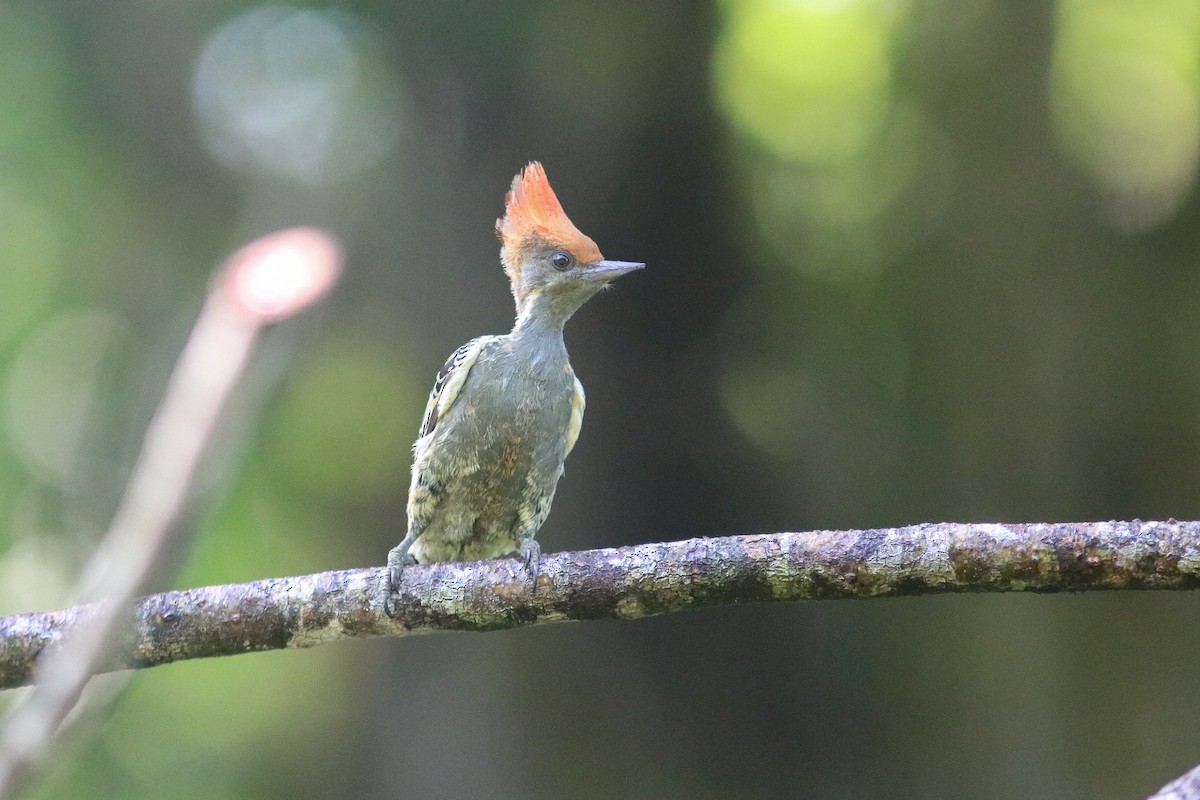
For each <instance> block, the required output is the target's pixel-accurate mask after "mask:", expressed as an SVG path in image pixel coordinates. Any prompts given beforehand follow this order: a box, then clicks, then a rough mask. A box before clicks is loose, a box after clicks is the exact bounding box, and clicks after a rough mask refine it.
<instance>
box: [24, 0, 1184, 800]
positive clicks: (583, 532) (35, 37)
mask: <svg viewBox="0 0 1200 800" xmlns="http://www.w3.org/2000/svg"><path fill="white" fill-rule="evenodd" d="M1197 8H1200V7H1198V6H1196V5H1195V4H1194V3H1192V2H1188V0H1176V1H1172V0H1155V2H1150V3H1138V4H1132V3H1125V2H1119V1H1118V0H1061V1H1060V2H1058V3H1057V4H1054V5H1050V4H1043V5H1038V4H1014V3H1005V2H1001V0H964V1H962V2H960V1H959V0H787V1H786V2H785V0H721V2H717V3H714V4H691V3H667V2H633V0H623V1H621V2H613V3H605V4H599V3H594V4H584V3H572V4H565V3H547V2H536V1H535V0H523V1H522V2H514V3H505V4H491V3H481V2H474V1H469V2H468V1H466V0H456V1H455V2H434V0H421V1H419V2H409V3H403V4H397V3H381V2H374V1H373V0H360V1H359V2H354V3H350V4H342V5H339V6H338V9H337V10H336V11H329V10H327V9H326V8H325V7H324V6H321V5H317V4H312V5H306V6H304V7H303V8H299V9H295V8H288V7H284V6H258V5H255V4H252V3H248V2H244V1H243V0H223V2H219V3H208V4H181V3H176V4H162V3H158V4H155V3H137V2H131V3H122V4H106V5H105V6H103V7H100V6H96V5H93V4H87V3H82V2H78V1H77V0H76V1H74V2H62V3H53V4H34V3H24V2H13V3H5V4H0V78H2V80H0V398H2V399H0V415H2V416H3V419H4V425H3V427H2V428H0V509H6V510H7V511H8V518H9V520H10V524H9V525H7V526H3V527H0V604H2V607H3V610H4V611H17V610H25V609H33V608H50V607H54V606H56V605H59V604H61V603H64V602H67V599H68V597H69V594H68V593H69V590H70V586H71V581H72V579H73V576H74V574H75V573H76V570H77V569H78V566H79V564H80V563H81V562H82V560H83V559H84V558H85V557H86V554H87V553H88V552H89V551H90V548H91V547H92V546H93V545H94V543H95V541H96V538H97V537H98V535H99V533H100V532H101V531H102V530H103V529H104V526H105V524H106V522H107V519H108V516H109V515H110V514H111V511H112V509H113V506H114V504H115V500H116V497H117V496H118V494H119V492H120V489H121V486H122V483H123V480H124V476H125V475H126V474H127V473H128V469H129V466H130V464H131V462H132V459H133V457H134V455H135V454H136V451H137V443H138V441H139V439H140V435H141V431H142V430H143V429H144V427H145V424H146V422H147V420H148V419H149V417H150V415H151V413H152V411H153V408H154V403H155V401H156V398H157V397H158V395H159V393H160V392H161V389H162V385H163V382H164V380H165V379H166V376H167V375H168V374H169V372H170V367H171V364H172V362H173V360H174V358H175V357H176V355H177V354H178V351H179V349H180V347H181V346H182V343H183V341H184V340H185V338H186V334H187V330H188V326H189V325H190V323H191V320H192V319H193V318H194V316H195V313H196V310H197V308H198V307H199V305H200V302H201V298H202V297H203V294H204V292H205V289H206V287H207V283H208V281H209V278H210V275H211V272H212V269H213V267H214V265H215V264H216V263H218V262H219V261H220V260H221V259H222V258H223V257H224V255H225V254H227V253H228V252H229V251H231V250H232V249H234V248H236V247H237V246H238V245H240V244H241V243H242V242H244V241H245V240H246V239H247V238H249V237H252V236H255V235H258V234H260V233H263V232H266V231H268V230H271V229H273V228H275V227H278V226H282V225H291V224H300V223H307V224H320V225H324V226H327V227H329V228H331V229H332V230H334V231H335V232H337V234H338V235H339V236H340V237H341V238H342V240H343V242H344V244H345V246H346V252H347V257H348V259H347V272H346V276H345V279H344V281H343V283H342V285H341V286H340V287H339V288H338V289H337V291H336V293H335V294H334V295H333V296H332V297H331V298H330V299H329V300H328V301H326V302H325V303H324V304H323V305H322V306H321V307H320V308H319V309H317V310H315V311H314V312H312V313H309V314H307V315H306V316H305V318H303V319H301V320H297V321H295V322H289V323H287V324H285V325H283V326H281V327H280V328H279V329H278V330H275V331H272V332H271V333H270V334H269V335H268V337H267V338H266V341H265V343H264V347H263V349H262V351H261V352H260V353H259V354H258V356H257V357H256V359H255V361H254V364H253V365H252V368H251V371H250V375H249V378H248V381H247V383H248V385H247V387H246V392H245V395H246V397H245V398H243V400H242V401H241V403H240V404H238V409H239V414H238V415H235V417H236V418H235V420H234V422H233V423H232V424H231V425H230V426H229V428H228V430H226V431H224V433H223V437H222V442H221V444H222V447H220V448H218V449H219V450H220V451H221V452H219V453H218V455H217V456H216V457H215V458H214V461H213V464H212V465H211V466H210V469H209V474H208V475H207V476H206V479H205V481H204V483H203V487H202V491H201V497H200V501H201V503H200V507H199V509H198V511H197V514H196V515H195V517H194V518H192V519H189V520H188V521H187V522H186V523H185V524H184V525H182V526H181V527H182V528H183V530H184V532H186V533H189V534H194V539H193V543H192V545H191V548H190V551H189V554H188V556H187V559H186V561H185V562H184V564H183V566H182V573H181V574H180V576H179V577H178V578H177V580H176V581H175V582H176V583H177V584H178V585H200V584H209V583H216V582H231V581H244V580H251V579H255V578H261V577H266V576H272V575H283V574H294V573H304V572H314V571H319V570H324V569H334V568H341V567H350V566H361V565H366V564H379V563H382V561H383V559H384V554H385V553H386V551H387V549H388V548H389V547H391V546H392V545H393V544H395V542H396V541H397V540H398V539H399V537H400V534H401V531H402V529H403V527H404V502H405V494H406V489H407V471H408V464H409V451H408V448H409V445H410V443H411V439H412V437H413V435H414V434H415V431H416V428H417V425H418V423H419V419H420V415H421V411H422V408H423V403H424V397H425V393H426V392H427V391H428V388H429V385H430V383H431V382H432V378H433V375H434V373H435V372H436V370H437V368H438V367H439V366H440V365H441V363H442V361H443V359H444V358H445V356H446V355H448V354H449V353H450V352H452V351H453V349H454V348H455V347H457V346H458V345H459V344H461V343H462V342H463V341H465V340H467V339H468V338H471V337H473V336H476V335H479V334H483V333H494V332H503V330H505V329H506V328H507V326H508V325H509V324H510V322H511V299H510V297H509V296H508V293H507V289H506V287H505V285H504V281H503V276H502V274H501V272H500V269H499V265H498V263H497V259H496V250H497V244H496V241H495V239H494V236H493V233H492V228H491V226H492V223H493V220H494V219H495V217H496V216H497V215H498V214H499V212H500V210H501V203H502V197H503V192H504V190H505V189H506V187H507V185H508V181H509V180H510V179H511V176H512V175H513V173H514V172H516V170H517V169H518V168H519V167H520V166H521V165H522V164H523V163H524V162H525V161H527V160H529V159H533V158H538V159H540V160H542V161H543V162H544V163H545V164H546V165H547V169H548V171H549V173H550V175H551V178H552V180H553V181H554V184H555V187H556V189H557V191H558V194H559V196H560V198H561V199H562V201H563V203H564V205H565V207H566V208H567V209H568V211H570V213H571V215H572V217H573V218H574V220H575V221H576V223H577V224H578V225H579V226H580V228H581V229H583V230H584V231H586V232H587V233H589V234H590V235H592V236H593V237H594V238H595V239H596V240H597V241H598V242H599V243H600V246H601V248H602V249H603V251H604V252H605V253H606V254H608V255H609V256H610V257H613V258H630V259H638V260H644V261H646V262H647V263H648V265H649V267H648V269H647V270H646V271H645V272H644V273H642V274H639V275H637V276H633V277H631V278H629V279H628V283H625V282H624V281H622V283H621V284H620V285H618V286H617V287H616V289H615V290H614V291H613V292H611V293H608V294H606V295H605V296H604V297H602V298H598V299H597V300H596V301H593V302H592V303H590V304H589V305H588V307H587V308H585V309H583V310H582V311H581V312H580V314H579V315H578V316H577V318H576V319H575V320H573V321H572V322H571V324H570V326H569V327H568V331H567V337H568V344H569V346H570V348H571V352H572V357H573V361H574V364H575V366H576V369H577V370H578V372H579V374H580V375H581V377H582V379H583V381H584V383H585V385H586V386H587V389H588V398H589V407H588V417H587V424H585V426H584V430H583V434H582V436H581V439H580V443H579V447H578V448H577V449H576V451H575V453H574V454H573V455H572V458H571V464H570V465H569V468H568V474H567V476H566V478H565V479H564V481H563V482H562V484H561V486H560V488H559V493H558V498H557V499H556V503H555V510H554V513H553V514H552V515H551V518H550V521H549V522H548V524H547V526H546V528H545V529H544V533H543V535H542V536H541V537H540V538H541V540H542V543H543V547H545V548H546V549H547V550H549V551H553V550H559V549H566V548H574V547H593V546H608V545H620V544H625V543H631V542H637V541H649V540H659V539H675V538H682V537H685V536H692V535H719V534H726V533H735V532H745V531H751V530H772V529H806V528H817V527H829V528H850V527H866V526H872V525H898V524H904V523H909V522H917V521H937V520H942V519H958V520H964V521H966V520H1017V521H1042V520H1069V519H1103V518H1111V517H1122V518H1130V517H1143V518H1151V517H1160V516H1161V517H1168V516H1175V517H1178V518H1196V517H1198V516H1200V482H1198V481H1197V480H1196V475H1197V472H1198V471H1200V369H1198V368H1197V361H1196V355H1195V354H1196V353H1197V352H1200V334H1198V333H1197V331H1196V329H1195V326H1194V325H1193V324H1192V319H1193V317H1194V310H1193V309H1194V306H1195V304H1196V301H1197V299H1198V298H1200V279H1198V278H1200V275H1198V273H1197V270H1196V258H1197V253H1198V252H1200V226H1198V225H1197V216H1198V213H1197V210H1198V208H1200V206H1198V204H1197V191H1196V172H1197V160H1198V159H1200V99H1198V98H1200V95H1198V92H1200V72H1198V70H1200V11H1197ZM1195 613H1196V600H1195V599H1194V598H1193V597H1192V596H1190V595H1174V596H1170V597H1164V596H1162V595H1160V594H1154V593H1145V594H1140V595H1130V594H1126V593H1114V594H1111V595H1108V596H1105V597H1096V596H1080V597H1061V598H1060V597H1037V598H1032V597H1011V598H1010V597H1003V598H1001V597H987V598H973V597H968V598H932V599H931V598H924V599H912V600H906V601H897V602H881V603H857V604H853V603H851V604H842V603H839V604H824V605H807V606H789V607H756V608H729V609H716V610H712V611H708V612H704V613H703V614H696V615H691V616H687V615H685V616H675V617H670V618H665V619H655V620H649V621H646V622H644V623H639V624H635V625H610V626H606V625H586V626H574V627H570V628H561V629H555V628H549V629H539V630H531V631H520V632H512V633H504V634H494V635H489V636H442V637H427V638H423V639H421V640H411V641H410V640H405V641H397V642H372V643H368V644H345V645H338V646H331V647H324V648H318V649H317V650H314V651H310V652H283V653H274V654H263V655H255V656H246V657H239V658H231V659H220V660H214V661H209V662H198V663H191V664H179V665H172V666H169V667H163V668H158V669H154V670H148V671H146V672H144V673H139V674H137V675H135V676H134V677H133V678H132V681H131V685H130V687H129V690H128V691H127V693H126V694H125V695H124V696H123V697H122V699H121V700H120V701H119V703H118V705H117V707H116V709H115V712H114V713H113V715H112V717H111V719H108V720H106V721H104V722H103V723H102V724H101V725H100V730H99V732H98V736H97V737H96V738H95V739H94V740H91V739H89V740H87V741H84V742H79V743H77V744H75V745H73V746H71V747H68V748H67V749H66V750H65V751H64V752H63V754H62V755H61V757H60V758H58V759H56V763H55V764H54V765H53V769H52V770H51V775H50V776H49V778H48V779H47V781H46V782H45V783H44V784H43V785H42V786H41V787H39V789H38V790H37V791H36V792H35V796H37V797H39V798H46V799H47V800H49V798H60V797H61V798H67V797H72V798H73V797H98V798H103V797H120V798H136V797H143V796H144V797H157V796H161V795H163V794H169V795H171V796H178V797H228V798H241V797H255V798H271V797H289V798H293V797H309V796H312V797H316V796H322V797H324V796H350V795H352V796H357V797H364V798H370V797H393V796H396V795H406V796H416V797H422V796H461V797H473V796H487V797H495V796H513V797H541V796H545V797H562V796H568V797H612V796H625V797H656V798H657V797H674V796H684V795H686V796H695V797H707V798H719V797H731V798H733V797H736V798H752V797H779V796H796V797H847V798H850V797H862V796H864V795H868V794H873V795H884V796H890V797H922V798H938V797H946V798H951V797H953V798H962V797H979V798H990V797H997V798H998V797H1014V796H1016V797H1064V796H1067V797H1071V796H1087V797H1113V798H1117V797H1133V796H1145V795H1147V794H1149V793H1150V792H1151V791H1152V790H1153V789H1155V788H1156V787H1157V786H1158V785H1161V784H1162V783H1164V782H1166V781H1167V780H1168V779H1170V778H1171V777H1173V776H1174V775H1176V774H1178V773H1180V772H1182V771H1183V770H1184V769H1185V768H1187V767H1189V766H1191V762H1192V761H1193V760H1194V758H1195V752H1194V747H1192V746H1191V745H1190V743H1191V742H1194V741H1196V740H1197V739H1198V738H1200V722H1197V720H1200V713H1197V712H1198V711H1200V707H1198V704H1200V695H1198V694H1197V690H1196V689H1195V681H1194V676H1193V674H1192V673H1193V671H1194V670H1193V666H1194V664H1195V663H1196V660H1197V658H1198V657H1200V640H1198V637H1197V634H1196V632H1195V627H1194V625H1192V620H1193V618H1194V617H1195Z"/></svg>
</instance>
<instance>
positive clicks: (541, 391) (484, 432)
mask: <svg viewBox="0 0 1200 800" xmlns="http://www.w3.org/2000/svg"><path fill="white" fill-rule="evenodd" d="M556 344H557V346H555V345H556ZM574 393H575V377H574V374H573V373H572V371H571V368H570V365H569V363H568V361H567V357H566V350H565V348H563V347H562V346H561V340H559V342H558V343H554V342H550V343H549V345H547V344H545V343H536V342H535V343H531V342H528V341H524V340H521V339H519V338H514V337H511V336H499V337H488V340H487V341H486V342H485V343H484V344H483V345H482V347H481V349H480V350H479V353H478V355H477V357H475V358H474V360H473V362H472V363H471V364H470V365H469V372H468V373H467V375H466V377H465V380H464V381H463V382H462V384H461V387H459V389H458V394H457V397H456V398H455V399H454V402H453V404H452V405H451V406H450V407H449V408H448V409H447V413H446V414H445V417H444V418H442V419H440V420H438V422H437V425H436V427H435V428H434V429H433V431H432V432H430V433H429V434H427V435H426V436H424V437H422V438H421V439H419V440H418V441H417V444H416V446H415V456H416V458H415V460H414V464H413V484H412V487H411V489H410V492H409V525H410V527H411V526H413V525H416V526H417V527H418V528H419V529H420V530H421V534H420V536H418V538H417V539H416V541H415V542H414V544H413V547H412V554H413V556H414V557H415V558H416V559H417V560H418V561H420V562H427V561H446V560H462V559H477V558H491V557H495V556H498V555H503V554H505V553H509V552H511V551H513V550H515V549H516V548H517V546H518V542H517V539H518V536H519V534H520V532H521V530H522V529H523V528H525V527H526V526H530V525H533V527H534V528H535V529H536V527H537V526H540V524H541V521H542V520H543V519H544V518H545V514H546V512H548V511H549V503H550V500H551V499H552V498H553V494H554V489H555V486H556V484H557V482H558V478H559V476H560V475H561V474H562V466H563V460H564V458H565V456H566V451H567V449H568V448H567V447H566V441H567V435H568V429H569V427H570V419H571V409H572V399H573V395H574Z"/></svg>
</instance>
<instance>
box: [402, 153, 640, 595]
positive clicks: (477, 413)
mask: <svg viewBox="0 0 1200 800" xmlns="http://www.w3.org/2000/svg"><path fill="white" fill-rule="evenodd" d="M496 234H497V236H498V237H499V239H500V244H501V247H500V261H501V264H502V265H503V267H504V272H505V274H507V276H508V280H509V283H510V284H511V287H512V294H513V299H514V300H515V301H516V306H517V319H516V323H515V324H514V325H513V329H512V332H511V333H508V334H506V335H504V336H480V337H479V338H477V339H472V340H471V341H469V342H467V343H466V344H464V345H463V346H462V347H460V348H458V350H456V351H455V352H454V354H453V355H451V356H450V358H449V359H448V360H447V361H446V363H445V365H444V366H443V367H442V368H441V370H439V371H438V374H437V379H436V380H435V381H434V384H433V391H432V392H430V394H429V402H428V404H427V405H426V407H425V417H424V420H423V421H422V423H421V429H420V432H419V433H418V435H417V441H416V443H415V444H414V445H413V466H412V483H411V485H410V486H409V490H408V532H407V534H406V535H405V537H404V540H403V541H401V542H400V544H398V545H397V546H396V547H394V548H392V550H391V552H389V553H388V561H387V563H388V581H389V585H388V587H387V588H388V592H387V598H388V600H387V606H386V608H387V611H388V613H389V614H391V613H392V606H391V603H392V598H393V597H395V594H396V592H397V591H398V590H399V587H400V580H401V577H402V575H403V572H404V568H405V567H406V566H407V565H409V564H414V563H428V562H431V561H473V560H478V559H485V558H496V557H498V556H503V555H507V554H509V553H514V552H515V553H517V554H519V556H520V557H521V558H523V559H524V561H525V565H526V567H527V569H528V572H529V578H530V581H531V582H532V583H533V584H534V585H535V586H536V582H537V573H538V559H539V557H540V555H541V548H540V547H539V546H538V543H537V540H536V539H535V538H534V536H535V535H536V534H537V532H538V529H539V528H541V527H542V523H543V522H545V521H546V516H547V515H548V514H549V513H550V504H551V502H552V501H553V500H554V489H555V487H556V486H557V484H558V479H559V478H560V477H562V474H563V462H564V461H565V459H566V457H567V455H569V454H570V452H571V449H572V448H573V447H574V446H575V440H576V439H577V438H578V437H579V429H580V426H581V425H582V424H583V409H584V394H583V386H582V384H580V382H579V379H578V378H576V377H575V371H574V370H573V369H571V362H570V359H569V358H568V357H567V348H566V345H565V344H564V342H563V325H565V324H566V321H567V320H568V319H570V317H571V315H572V314H574V313H575V311H576V310H577V309H578V308H579V307H580V306H582V305H583V304H584V303H585V302H586V301H587V300H588V298H590V297H591V296H592V295H594V294H595V293H596V292H598V291H599V290H601V289H603V288H604V287H605V286H607V285H608V283H609V282H610V281H612V280H613V279H615V278H618V277H620V276H621V275H624V274H626V273H628V272H632V271H634V270H637V269H641V268H643V267H644V266H645V264H641V263H635V262H632V261H607V260H605V258H604V256H602V255H601V254H600V249H599V248H598V247H597V246H596V243H595V242H594V241H592V240H591V239H590V238H588V237H587V236H585V235H584V234H583V233H582V232H581V231H580V230H579V229H578V228H576V227H575V225H574V224H573V223H572V222H571V220H570V219H569V218H568V217H567V215H566V212H564V211H563V208H562V205H560V204H559V202H558V198H557V197H556V196H555V194H554V190H553V189H551V188H550V183H549V182H548V181H547V180H546V172H545V170H544V169H542V165H541V164H539V163H538V162H536V161H534V162H531V163H530V164H529V165H527V166H526V167H525V168H524V169H523V170H522V171H521V172H520V173H519V174H518V175H517V176H516V177H515V178H513V182H512V188H511V189H510V190H509V192H508V195H507V196H506V198H505V204H504V216H503V217H502V218H500V219H498V220H496Z"/></svg>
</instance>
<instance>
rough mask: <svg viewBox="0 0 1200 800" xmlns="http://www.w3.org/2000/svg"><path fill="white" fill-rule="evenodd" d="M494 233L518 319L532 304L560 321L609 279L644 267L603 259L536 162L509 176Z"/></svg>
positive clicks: (628, 262) (627, 262) (637, 264)
mask: <svg viewBox="0 0 1200 800" xmlns="http://www.w3.org/2000/svg"><path fill="white" fill-rule="evenodd" d="M496 234H497V236H499V237H500V242H501V247H500V260H501V262H502V263H503V264H504V272H505V273H506V274H507V275H508V279H509V282H510V283H511V284H512V293H513V298H514V299H515V300H516V301H517V315H518V317H520V316H521V315H522V314H524V313H525V312H527V311H528V310H529V309H530V308H532V307H534V306H537V307H539V308H541V309H544V310H545V313H547V314H550V315H551V316H554V317H556V318H561V320H563V321H565V320H566V318H567V317H569V316H570V315H571V314H572V313H573V312H574V311H575V310H576V309H577V308H579V306H581V305H583V303H584V302H585V301H586V300H587V299H588V298H589V297H591V296H592V295H593V294H595V293H596V292H597V291H599V290H600V289H602V288H604V286H606V285H607V284H608V282H609V281H611V280H613V279H614V278H618V277H620V276H621V275H624V274H625V273H627V272H632V271H633V270H635V269H641V268H642V267H644V266H645V264H639V263H634V262H631V261H605V260H604V256H602V255H601V254H600V248H598V247H597V246H596V243H595V242H593V241H592V240H591V239H590V238H589V237H588V236H586V235H585V234H584V233H583V232H582V231H580V230H579V229H578V228H576V227H575V224H574V223H573V222H571V220H570V218H568V217H567V214H566V212H565V211H563V208H562V205H560V204H559V202H558V198H557V197H556V196H555V194H554V190H553V189H551V188H550V182H549V181H548V180H546V171H545V170H544V169H542V165H541V164H539V163H538V162H536V161H534V162H531V163H530V164H529V165H528V166H526V167H525V169H523V170H521V172H520V173H519V174H518V175H517V176H516V177H515V178H513V182H512V189H511V190H510V191H509V193H508V196H507V197H506V198H505V203H504V216H503V217H502V218H500V219H498V220H496Z"/></svg>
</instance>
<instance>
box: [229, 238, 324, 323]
mask: <svg viewBox="0 0 1200 800" xmlns="http://www.w3.org/2000/svg"><path fill="white" fill-rule="evenodd" d="M341 271H342V249H341V246H340V245H339V244H338V241H337V239H335V238H334V237H333V234H331V233H329V232H327V231H324V230H321V229H320V228H288V229H286V230H282V231H276V232H275V233H271V234H268V235H266V236H263V237H262V238H260V239H255V240H254V241H253V242H251V243H250V244H248V245H246V246H245V247H243V248H242V249H241V250H238V251H237V252H236V253H234V254H233V255H232V256H230V258H229V261H228V262H226V265H225V269H224V271H223V272H222V275H221V277H220V284H221V285H222V286H223V287H224V289H225V291H226V292H227V293H228V294H229V297H230V299H231V300H233V302H234V304H235V305H236V306H237V307H238V308H240V309H242V310H243V311H245V312H246V313H247V314H249V315H250V316H251V317H253V318H255V320H257V322H258V323H259V324H261V325H269V324H271V323H273V322H278V321H279V320H282V319H286V318H287V317H290V316H291V315H293V314H295V313H297V312H298V311H300V310H302V309H304V308H305V307H306V306H308V305H310V304H312V303H315V302H316V301H317V300H320V299H321V298H322V297H324V296H325V294H326V293H327V292H328V291H329V290H330V288H332V287H333V284H334V283H335V282H336V281H337V279H338V276H339V275H340V274H341Z"/></svg>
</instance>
